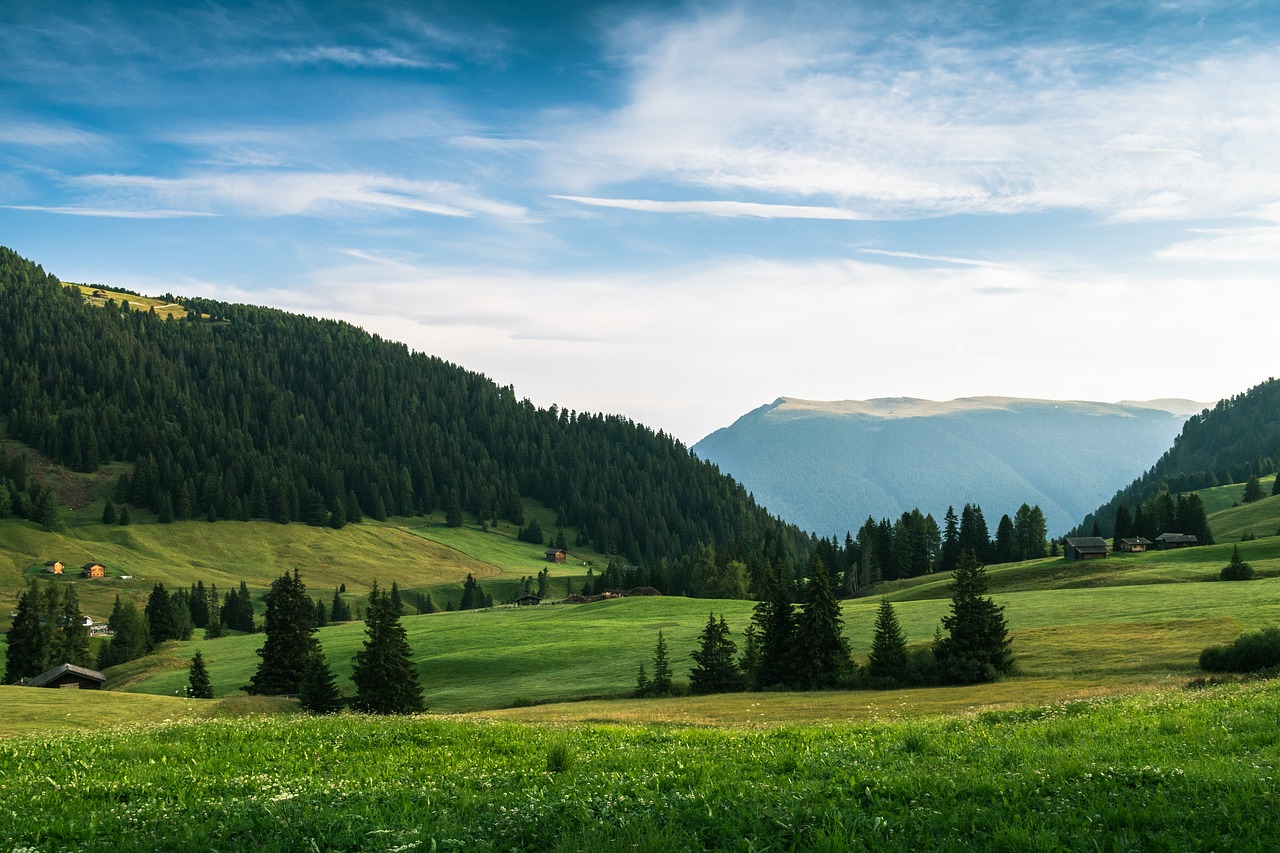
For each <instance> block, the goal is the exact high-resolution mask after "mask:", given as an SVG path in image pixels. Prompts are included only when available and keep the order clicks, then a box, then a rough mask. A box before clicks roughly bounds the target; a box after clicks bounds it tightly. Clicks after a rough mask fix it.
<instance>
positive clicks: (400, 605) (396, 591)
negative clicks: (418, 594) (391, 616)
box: [391, 581, 404, 616]
mask: <svg viewBox="0 0 1280 853" xmlns="http://www.w3.org/2000/svg"><path fill="white" fill-rule="evenodd" d="M391 609H392V610H394V611H395V612H396V615H397V616H403V615H404V600H403V599H402V598H401V597H400V587H399V586H397V585H396V582H395V581H392V582H391Z"/></svg>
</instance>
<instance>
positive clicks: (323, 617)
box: [316, 598, 329, 628]
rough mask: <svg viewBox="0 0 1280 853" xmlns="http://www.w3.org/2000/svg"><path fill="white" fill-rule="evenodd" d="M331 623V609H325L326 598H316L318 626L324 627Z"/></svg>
mask: <svg viewBox="0 0 1280 853" xmlns="http://www.w3.org/2000/svg"><path fill="white" fill-rule="evenodd" d="M328 624H329V611H328V610H326V609H325V606H324V600H323V599H320V598H317V599H316V627H317V628H323V627H324V626H326V625H328Z"/></svg>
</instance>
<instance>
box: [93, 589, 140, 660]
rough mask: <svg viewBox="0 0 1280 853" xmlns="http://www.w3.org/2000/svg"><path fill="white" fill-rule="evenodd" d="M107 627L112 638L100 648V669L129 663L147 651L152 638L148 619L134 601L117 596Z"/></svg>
mask: <svg viewBox="0 0 1280 853" xmlns="http://www.w3.org/2000/svg"><path fill="white" fill-rule="evenodd" d="M107 628H108V630H109V631H110V632H111V639H110V640H109V641H108V642H107V643H106V645H104V646H102V647H101V648H100V649H99V650H98V669H106V668H107V667H111V666H116V665H118V664H122V663H128V662H129V661H131V660H137V659H138V658H140V657H142V656H143V655H145V654H146V653H147V644H148V643H149V642H150V638H149V637H148V635H147V623H146V619H145V618H144V617H143V615H142V614H141V613H139V612H138V608H137V606H135V605H134V603H133V602H132V601H121V600H120V596H118V595H117V596H116V603H115V605H114V606H113V607H112V608H111V616H110V618H109V619H108V620H107Z"/></svg>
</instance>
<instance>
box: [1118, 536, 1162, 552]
mask: <svg viewBox="0 0 1280 853" xmlns="http://www.w3.org/2000/svg"><path fill="white" fill-rule="evenodd" d="M1154 544H1155V543H1154V542H1152V541H1151V540H1150V539H1147V538H1146V537H1145V536H1134V537H1131V538H1128V539H1117V540H1116V550H1117V551H1123V552H1124V553H1126V554H1141V553H1143V552H1144V551H1146V550H1147V549H1149V548H1150V547H1151V546H1152V545H1154Z"/></svg>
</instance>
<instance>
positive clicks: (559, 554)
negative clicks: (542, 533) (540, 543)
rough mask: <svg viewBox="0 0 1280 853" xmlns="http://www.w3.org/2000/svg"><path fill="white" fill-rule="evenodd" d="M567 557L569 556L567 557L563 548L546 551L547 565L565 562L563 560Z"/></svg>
mask: <svg viewBox="0 0 1280 853" xmlns="http://www.w3.org/2000/svg"><path fill="white" fill-rule="evenodd" d="M567 556H569V555H568V554H567V553H565V550H564V549H563V548H548V549H547V562H548V563H563V562H564V561H565V558H566V557H567Z"/></svg>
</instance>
